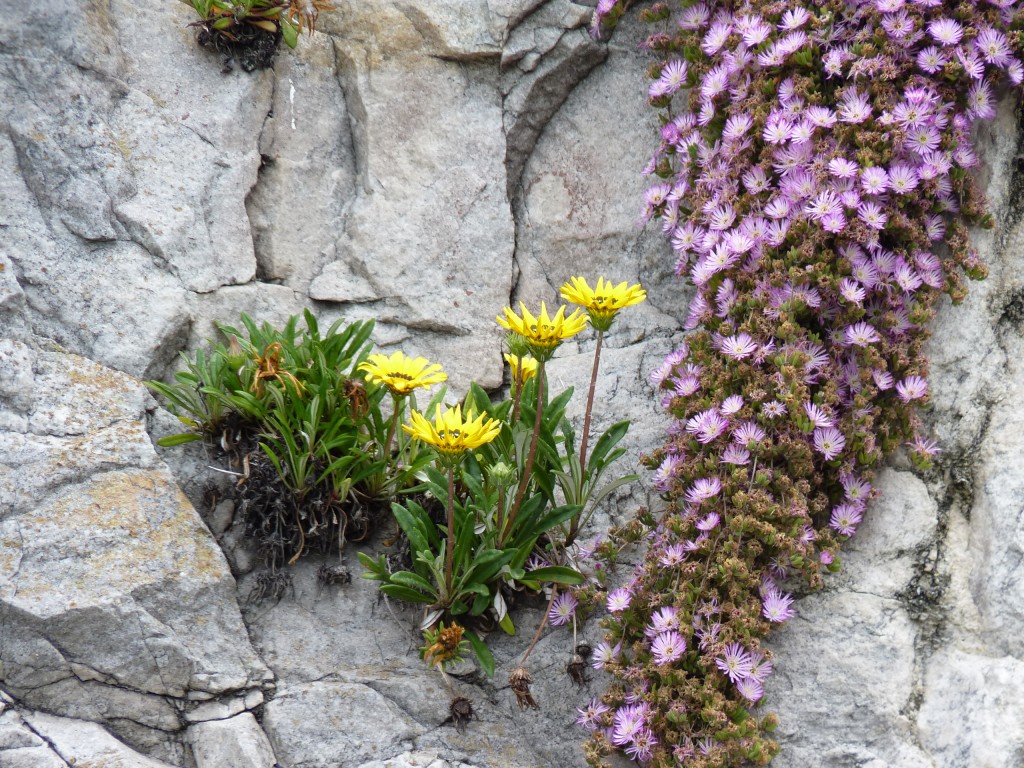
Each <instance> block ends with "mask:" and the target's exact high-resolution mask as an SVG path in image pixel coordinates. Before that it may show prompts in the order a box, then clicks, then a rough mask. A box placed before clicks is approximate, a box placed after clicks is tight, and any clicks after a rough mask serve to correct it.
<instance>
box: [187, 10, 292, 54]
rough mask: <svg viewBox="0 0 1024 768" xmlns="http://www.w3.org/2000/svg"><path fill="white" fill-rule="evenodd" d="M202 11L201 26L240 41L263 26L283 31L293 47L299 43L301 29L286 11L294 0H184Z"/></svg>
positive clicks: (199, 12) (214, 33) (195, 23)
mask: <svg viewBox="0 0 1024 768" xmlns="http://www.w3.org/2000/svg"><path fill="white" fill-rule="evenodd" d="M181 1H182V2H183V3H185V4H186V5H190V6H192V9H193V10H194V11H195V12H196V13H197V14H198V16H199V21H197V22H194V25H195V26H201V27H203V28H204V29H206V30H207V32H209V33H210V34H211V35H221V36H222V37H224V38H225V39H227V40H230V41H232V42H238V41H239V39H240V38H241V37H244V36H245V33H246V32H251V31H252V30H254V29H260V30H263V31H264V32H269V33H271V34H274V35H276V34H278V33H280V35H281V37H282V39H284V41H285V43H286V44H287V45H288V47H289V48H294V47H295V46H296V45H297V44H298V42H299V29H298V27H297V26H296V25H295V23H293V21H292V20H291V19H290V18H289V17H288V14H287V13H285V11H287V9H288V8H289V6H290V5H291V0H230V2H228V0H181Z"/></svg>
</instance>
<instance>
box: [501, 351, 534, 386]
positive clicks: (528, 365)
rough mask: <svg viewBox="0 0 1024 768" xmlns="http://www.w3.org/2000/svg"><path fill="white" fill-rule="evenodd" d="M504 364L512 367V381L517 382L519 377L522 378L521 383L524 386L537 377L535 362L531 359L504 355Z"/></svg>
mask: <svg viewBox="0 0 1024 768" xmlns="http://www.w3.org/2000/svg"><path fill="white" fill-rule="evenodd" d="M505 362H507V363H508V364H509V365H510V366H511V367H512V381H519V377H520V376H522V377H523V378H522V383H523V384H525V383H526V382H528V381H529V380H530V379H532V378H533V377H534V376H536V375H537V361H536V360H534V359H533V358H532V357H518V356H517V355H505ZM520 371H522V373H520Z"/></svg>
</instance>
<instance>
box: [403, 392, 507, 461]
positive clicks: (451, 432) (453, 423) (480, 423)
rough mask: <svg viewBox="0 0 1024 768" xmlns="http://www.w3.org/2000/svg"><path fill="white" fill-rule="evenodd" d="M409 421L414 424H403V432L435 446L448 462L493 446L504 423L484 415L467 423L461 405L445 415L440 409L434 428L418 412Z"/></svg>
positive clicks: (412, 414) (435, 418) (436, 415)
mask: <svg viewBox="0 0 1024 768" xmlns="http://www.w3.org/2000/svg"><path fill="white" fill-rule="evenodd" d="M409 420H410V422H411V424H403V425H402V429H404V430H405V431H406V432H408V433H409V434H410V435H412V436H413V437H415V438H417V439H419V440H422V441H423V442H425V443H429V444H430V445H432V446H434V448H436V449H437V450H438V451H439V452H440V453H441V455H442V457H444V458H446V459H456V458H458V457H460V456H461V455H462V454H463V453H464V452H466V451H469V450H472V449H474V448H479V447H480V446H481V445H484V444H485V443H489V442H491V440H493V439H494V438H496V437H497V436H498V433H499V432H500V431H501V422H500V421H497V420H495V419H492V418H490V417H488V416H487V415H486V414H484V413H481V414H480V415H479V416H477V417H476V418H475V419H469V420H468V421H467V420H465V419H463V417H462V406H461V405H456V406H455V407H454V408H449V409H448V410H447V411H445V412H444V413H442V412H441V406H440V405H439V406H437V409H436V410H435V411H434V423H433V424H431V423H430V422H429V421H427V420H426V419H425V418H424V417H423V414H421V413H419V412H418V411H413V412H412V413H411V414H409Z"/></svg>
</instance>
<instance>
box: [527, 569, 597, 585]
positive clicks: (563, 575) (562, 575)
mask: <svg viewBox="0 0 1024 768" xmlns="http://www.w3.org/2000/svg"><path fill="white" fill-rule="evenodd" d="M526 578H527V579H529V580H531V581H541V582H550V583H551V584H565V585H568V586H575V585H577V584H582V583H583V581H584V579H583V574H581V573H580V572H579V571H577V570H576V569H574V568H569V567H568V566H565V565H549V566H546V567H544V568H534V569H533V570H532V571H527V572H526Z"/></svg>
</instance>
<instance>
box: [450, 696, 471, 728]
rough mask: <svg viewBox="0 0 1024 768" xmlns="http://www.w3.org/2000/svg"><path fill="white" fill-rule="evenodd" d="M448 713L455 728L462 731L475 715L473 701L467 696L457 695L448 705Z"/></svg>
mask: <svg viewBox="0 0 1024 768" xmlns="http://www.w3.org/2000/svg"><path fill="white" fill-rule="evenodd" d="M448 713H449V716H450V717H451V721H452V724H453V725H454V726H455V729H456V730H457V731H462V730H463V729H464V728H465V727H466V723H468V722H469V721H470V720H472V719H473V717H474V713H473V702H472V701H471V700H469V699H467V698H466V697H465V696H456V697H455V698H454V699H452V703H451V704H450V705H448Z"/></svg>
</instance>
